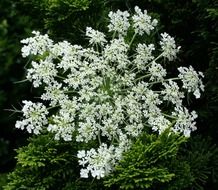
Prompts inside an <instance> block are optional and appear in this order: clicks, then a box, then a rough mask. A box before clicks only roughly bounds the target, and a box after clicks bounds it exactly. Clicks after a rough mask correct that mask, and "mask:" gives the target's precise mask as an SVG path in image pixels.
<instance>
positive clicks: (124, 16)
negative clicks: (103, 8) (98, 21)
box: [108, 10, 130, 35]
mask: <svg viewBox="0 0 218 190" xmlns="http://www.w3.org/2000/svg"><path fill="white" fill-rule="evenodd" d="M108 16H109V18H110V24H109V25H108V28H109V31H110V32H111V31H114V32H117V33H118V34H120V35H125V34H126V33H127V30H128V28H129V27H130V23H129V19H128V18H129V16H130V15H129V13H128V12H127V11H124V12H122V11H120V10H118V11H117V12H116V13H114V12H110V13H109V15H108Z"/></svg>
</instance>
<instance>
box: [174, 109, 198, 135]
mask: <svg viewBox="0 0 218 190" xmlns="http://www.w3.org/2000/svg"><path fill="white" fill-rule="evenodd" d="M172 115H173V116H175V117H177V119H176V124H175V125H174V126H173V131H175V132H182V133H183V134H184V135H185V136H186V137H189V136H190V134H191V132H192V131H195V130H196V129H197V127H196V126H195V124H196V122H195V121H194V120H195V119H196V118H197V113H196V112H195V111H192V112H191V113H189V112H188V110H187V108H185V107H175V111H174V112H172Z"/></svg>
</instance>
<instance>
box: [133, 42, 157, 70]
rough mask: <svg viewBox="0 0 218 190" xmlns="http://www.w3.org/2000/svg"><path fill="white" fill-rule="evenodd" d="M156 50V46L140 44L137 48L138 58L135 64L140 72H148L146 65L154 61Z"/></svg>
mask: <svg viewBox="0 0 218 190" xmlns="http://www.w3.org/2000/svg"><path fill="white" fill-rule="evenodd" d="M154 50H155V47H154V44H149V45H146V44H138V46H137V48H136V52H137V54H136V57H135V59H134V63H135V64H136V65H137V68H138V69H140V70H146V65H147V63H148V62H149V61H151V60H153V59H154V56H153V55H152V51H154Z"/></svg>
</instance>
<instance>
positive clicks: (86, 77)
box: [16, 7, 203, 179]
mask: <svg viewBox="0 0 218 190" xmlns="http://www.w3.org/2000/svg"><path fill="white" fill-rule="evenodd" d="M135 12H136V13H135V14H134V15H133V16H132V17H131V18H130V14H129V13H128V12H127V11H124V12H121V11H119V10H118V11H117V12H116V13H113V12H110V13H109V17H110V19H111V20H110V24H109V26H108V27H109V31H113V32H114V34H113V37H112V39H111V40H108V41H107V40H106V37H105V34H104V33H102V32H99V31H97V30H94V29H92V28H90V27H88V28H87V30H86V36H87V37H88V38H89V43H90V44H89V47H88V48H83V47H82V46H79V45H72V44H70V43H69V42H67V41H63V42H58V43H53V41H52V40H50V39H49V37H48V35H41V34H40V33H39V32H33V34H35V36H34V37H31V38H27V39H25V40H22V43H23V44H25V45H24V47H23V48H22V54H23V56H24V57H26V56H28V55H30V54H31V55H35V56H33V58H36V60H37V61H33V62H32V65H31V68H29V69H28V70H27V79H29V80H30V81H31V82H32V83H33V86H34V87H39V86H40V85H41V86H42V87H44V89H45V92H44V93H43V94H42V95H41V100H44V101H46V103H47V105H49V106H51V107H49V108H48V109H47V108H46V107H45V106H44V105H43V104H42V103H32V102H30V101H24V107H23V109H22V112H23V117H24V119H23V120H21V121H17V122H16V127H17V128H20V129H26V130H27V131H28V132H29V133H35V134H40V133H42V132H43V131H44V130H47V131H49V132H51V133H54V138H55V139H56V140H59V139H63V140H65V141H71V140H72V139H73V138H75V140H76V141H77V142H78V143H83V144H84V143H85V144H86V145H85V146H83V147H87V149H86V150H79V151H78V154H77V157H78V162H79V165H81V167H82V168H81V170H80V175H81V177H83V178H88V177H89V176H92V177H94V178H97V179H99V178H102V177H105V176H106V175H108V174H109V173H110V172H112V171H113V170H114V168H115V166H116V164H117V163H118V162H119V160H120V159H122V155H123V152H125V151H127V150H128V149H129V148H130V146H131V144H132V143H134V142H135V140H136V138H137V137H138V136H139V135H141V133H142V132H144V131H149V130H147V129H146V128H150V129H152V131H154V132H156V133H157V134H160V133H162V132H163V131H164V130H165V129H166V128H169V129H171V130H172V131H174V132H176V133H182V134H184V135H185V136H189V135H190V133H191V131H193V130H195V129H196V126H195V121H194V120H195V118H196V117H197V115H196V113H195V112H194V111H192V112H191V113H189V112H188V110H187V108H184V107H183V105H182V98H183V97H184V94H183V92H182V91H181V90H180V86H179V85H177V83H176V82H175V80H180V79H181V80H182V82H183V89H187V90H188V92H193V93H194V95H195V96H196V97H197V98H198V97H199V96H200V91H202V90H203V84H202V81H201V77H202V76H203V75H202V73H200V72H199V73H197V72H196V71H194V69H193V68H192V67H189V69H188V68H185V67H180V68H179V69H178V70H179V72H180V74H179V76H178V77H175V78H172V79H169V78H166V77H167V71H166V69H165V68H164V67H163V66H164V65H161V62H162V60H163V58H167V59H168V60H169V61H171V60H173V59H175V58H176V54H177V52H178V49H179V48H178V47H176V45H175V41H174V39H173V38H172V37H170V36H169V35H168V34H166V33H163V34H161V37H162V38H161V42H160V45H161V48H162V52H161V53H160V54H159V55H158V51H155V45H154V44H156V43H154V44H145V43H144V42H143V41H141V42H140V43H139V44H133V43H134V39H135V37H136V35H143V34H144V33H146V34H150V33H151V31H152V30H154V28H155V26H156V25H157V21H156V20H155V19H154V20H152V19H151V17H150V16H148V15H147V12H146V11H144V12H142V11H141V9H139V7H135ZM129 28H130V30H132V29H134V30H135V33H134V35H133V36H132V39H131V41H129V40H128V39H129V38H127V37H126V36H125V35H127V33H128V34H131V31H129ZM134 47H136V50H135V51H134ZM178 84H180V83H179V82H178ZM168 101H170V102H171V103H172V104H168ZM163 108H164V109H163ZM48 110H51V111H50V113H48ZM169 113H171V114H170V115H169ZM42 129H44V130H42ZM93 141H94V143H93ZM98 143H99V146H97V144H98ZM93 144H95V145H96V147H95V148H93V147H91V145H93Z"/></svg>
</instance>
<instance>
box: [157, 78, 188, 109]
mask: <svg viewBox="0 0 218 190" xmlns="http://www.w3.org/2000/svg"><path fill="white" fill-rule="evenodd" d="M163 86H164V87H165V89H164V90H162V91H161V94H163V95H164V97H163V100H166V101H170V102H172V103H173V104H175V105H181V104H182V98H184V93H183V92H180V91H179V86H178V85H177V83H176V82H174V81H172V80H169V81H168V83H166V82H164V83H163Z"/></svg>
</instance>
